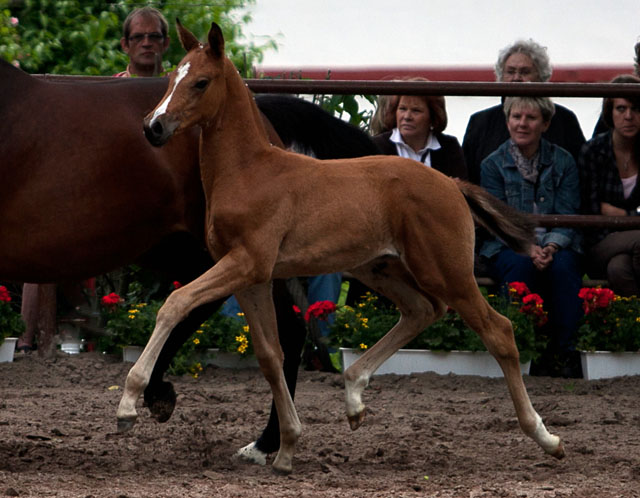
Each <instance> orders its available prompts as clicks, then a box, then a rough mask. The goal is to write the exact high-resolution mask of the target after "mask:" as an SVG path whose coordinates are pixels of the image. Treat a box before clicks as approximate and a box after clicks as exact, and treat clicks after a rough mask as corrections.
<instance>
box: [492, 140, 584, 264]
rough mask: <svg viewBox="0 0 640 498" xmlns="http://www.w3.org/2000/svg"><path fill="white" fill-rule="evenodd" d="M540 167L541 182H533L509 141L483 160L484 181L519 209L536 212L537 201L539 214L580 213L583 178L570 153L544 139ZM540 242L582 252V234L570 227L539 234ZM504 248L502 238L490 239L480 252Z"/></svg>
mask: <svg viewBox="0 0 640 498" xmlns="http://www.w3.org/2000/svg"><path fill="white" fill-rule="evenodd" d="M538 167H539V174H538V181H537V183H536V184H535V185H534V184H532V183H531V182H529V181H527V180H525V179H524V178H523V177H522V175H521V174H520V172H519V171H518V168H517V167H516V165H515V161H514V159H513V157H512V156H511V153H510V152H509V140H507V141H506V142H505V143H503V144H502V145H501V146H500V147H498V149H496V150H495V152H493V153H492V154H490V155H489V156H488V157H487V158H486V159H485V160H484V161H482V165H481V184H482V186H483V187H484V188H485V189H486V190H487V191H488V192H489V193H491V194H492V195H494V196H495V197H497V198H498V199H501V200H502V201H504V202H506V203H507V204H509V205H510V206H511V207H513V208H515V209H517V210H519V211H524V212H526V213H533V204H534V201H535V203H536V205H537V208H538V210H537V214H578V213H579V210H580V179H579V175H578V168H577V167H576V163H575V161H574V159H573V157H572V156H571V154H569V153H568V152H567V151H566V150H564V149H563V148H561V147H558V146H557V145H554V144H552V143H550V142H548V141H547V140H545V139H544V138H543V139H541V142H540V164H539V166H538ZM537 242H538V244H539V245H540V246H542V247H544V246H545V245H547V244H549V243H552V242H553V243H555V244H557V245H558V246H559V247H560V248H563V249H564V248H568V249H573V250H574V251H576V252H578V253H582V248H581V235H580V234H579V233H578V232H577V231H576V230H574V229H571V228H562V227H560V228H553V229H551V230H547V231H545V232H544V233H538V235H537ZM504 247H505V244H504V243H503V242H502V241H501V240H499V239H489V240H487V241H485V242H484V244H483V245H482V248H481V250H480V255H481V256H485V257H487V258H491V257H492V256H495V255H496V254H498V253H499V252H500V251H501V250H502V249H503V248H504Z"/></svg>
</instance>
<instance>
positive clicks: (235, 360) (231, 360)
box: [201, 348, 258, 369]
mask: <svg viewBox="0 0 640 498" xmlns="http://www.w3.org/2000/svg"><path fill="white" fill-rule="evenodd" d="M201 361H202V363H204V364H205V365H215V366H216V367H220V368H236V369H241V368H258V360H257V359H256V357H255V356H253V355H251V356H242V355H240V354H236V353H229V352H228V351H220V350H219V349H215V348H210V349H207V352H206V353H205V355H204V358H203V359H202V360H201Z"/></svg>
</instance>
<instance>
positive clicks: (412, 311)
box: [344, 259, 446, 430]
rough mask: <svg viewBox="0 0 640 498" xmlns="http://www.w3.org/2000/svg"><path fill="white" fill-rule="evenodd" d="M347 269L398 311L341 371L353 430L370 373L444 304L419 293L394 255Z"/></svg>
mask: <svg viewBox="0 0 640 498" xmlns="http://www.w3.org/2000/svg"><path fill="white" fill-rule="evenodd" d="M351 273H352V274H353V276H354V277H356V278H357V279H358V280H360V281H362V282H363V283H365V284H366V285H367V286H369V287H371V288H372V289H374V290H375V291H377V292H380V293H381V294H383V295H384V296H386V297H388V298H389V299H391V300H392V301H393V302H394V303H395V304H396V305H397V306H398V308H399V309H400V313H401V316H400V320H399V321H398V323H397V324H396V325H395V326H394V327H393V328H392V329H391V330H390V331H389V332H388V333H387V334H386V335H385V336H384V337H383V338H382V339H380V340H379V341H378V342H377V343H376V344H375V345H374V346H373V347H372V348H370V349H368V350H367V352H366V353H365V354H363V355H362V356H361V357H360V358H359V359H358V360H357V361H356V362H355V363H354V364H353V365H351V367H349V368H348V369H347V371H346V372H345V373H344V378H345V396H346V404H347V417H348V419H349V424H350V426H351V429H353V430H355V429H357V428H358V427H360V425H361V424H362V422H363V420H364V413H365V412H364V404H363V403H362V392H363V391H364V389H365V388H366V387H367V385H368V384H369V378H370V377H371V375H372V374H373V373H374V372H375V371H376V370H377V369H378V367H379V366H380V365H382V363H384V361H385V360H387V359H388V358H389V357H390V356H391V355H393V353H395V352H396V351H397V350H398V349H400V348H401V347H402V346H404V345H405V344H407V343H408V342H409V341H411V339H413V338H414V337H416V336H417V335H418V334H419V333H420V332H422V331H423V330H424V328H425V327H427V326H428V325H429V324H431V323H433V322H434V321H436V320H437V319H438V318H440V317H441V316H442V315H443V314H444V312H445V310H446V308H445V305H444V303H443V302H442V301H440V300H438V299H432V298H428V297H427V296H426V295H424V294H423V293H421V291H419V290H418V287H417V286H416V283H415V281H414V279H413V277H412V276H411V275H410V274H409V272H407V271H406V269H405V268H404V266H403V265H402V263H401V262H400V261H399V260H397V259H387V260H385V261H383V262H380V261H378V262H374V263H371V264H369V265H366V266H363V267H360V268H357V269H355V270H352V271H351Z"/></svg>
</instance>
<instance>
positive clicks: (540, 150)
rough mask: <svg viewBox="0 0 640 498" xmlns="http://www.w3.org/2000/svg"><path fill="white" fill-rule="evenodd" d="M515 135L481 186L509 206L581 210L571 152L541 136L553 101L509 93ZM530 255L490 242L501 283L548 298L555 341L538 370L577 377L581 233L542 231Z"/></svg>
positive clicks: (486, 164)
mask: <svg viewBox="0 0 640 498" xmlns="http://www.w3.org/2000/svg"><path fill="white" fill-rule="evenodd" d="M504 112H505V116H506V119H507V128H508V130H509V136H510V137H511V138H510V139H509V140H507V141H506V142H505V143H503V144H502V145H501V146H500V147H499V148H498V149H497V150H496V151H495V152H493V153H492V154H491V155H489V156H488V157H487V158H486V159H485V160H484V161H483V162H482V165H481V184H482V186H483V187H484V188H486V189H487V191H489V192H490V193H491V194H493V195H494V196H496V197H498V198H499V199H502V200H503V201H505V202H506V203H507V204H509V205H510V206H512V207H514V208H516V209H518V210H520V211H524V212H528V213H534V214H578V212H579V209H580V184H579V175H578V169H577V167H576V164H575V161H574V159H573V157H572V156H571V154H569V152H567V151H566V150H564V149H562V148H561V147H558V146H557V145H553V144H551V143H550V142H548V141H547V140H545V139H543V138H542V133H543V132H544V131H545V130H546V129H547V128H548V127H549V123H550V122H551V118H552V117H553V113H554V105H553V103H552V102H551V100H549V99H548V98H543V97H509V98H507V99H505V102H504ZM536 240H537V243H536V244H535V245H533V246H532V249H531V251H530V254H528V255H523V254H516V253H515V252H513V251H512V250H511V249H509V248H507V247H506V245H505V244H504V243H503V242H502V241H500V240H498V239H490V240H486V241H485V242H484V243H483V245H482V248H481V250H480V255H481V256H482V257H485V258H487V259H488V262H489V265H488V266H489V269H490V271H491V273H492V276H493V277H494V279H496V280H497V281H499V282H500V283H501V285H503V284H506V283H509V282H524V283H525V284H527V287H529V289H530V290H531V291H532V292H537V293H538V294H540V295H541V296H542V298H543V299H544V301H545V309H547V311H548V312H549V323H548V325H547V326H548V335H549V338H550V345H549V350H548V357H547V358H545V359H544V360H543V361H544V364H542V365H536V366H535V367H536V368H535V369H534V370H537V373H539V374H550V375H561V376H564V377H574V376H576V377H579V376H580V375H581V371H580V364H579V361H578V360H579V358H578V356H577V354H576V353H575V351H574V347H573V340H574V336H575V333H576V331H577V327H578V321H579V320H580V318H581V316H582V307H581V301H580V299H579V298H578V292H579V291H580V288H581V286H582V268H581V266H582V265H581V253H582V250H581V237H580V235H579V234H578V233H577V232H576V231H575V230H573V229H571V228H562V227H558V228H553V229H551V230H546V229H543V228H539V229H537V234H536Z"/></svg>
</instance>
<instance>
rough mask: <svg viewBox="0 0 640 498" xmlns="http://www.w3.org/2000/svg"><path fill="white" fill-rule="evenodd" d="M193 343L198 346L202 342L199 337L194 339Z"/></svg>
mask: <svg viewBox="0 0 640 498" xmlns="http://www.w3.org/2000/svg"><path fill="white" fill-rule="evenodd" d="M193 343H194V344H195V345H196V346H197V345H198V344H200V339H198V338H197V337H196V338H195V339H194V340H193Z"/></svg>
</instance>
